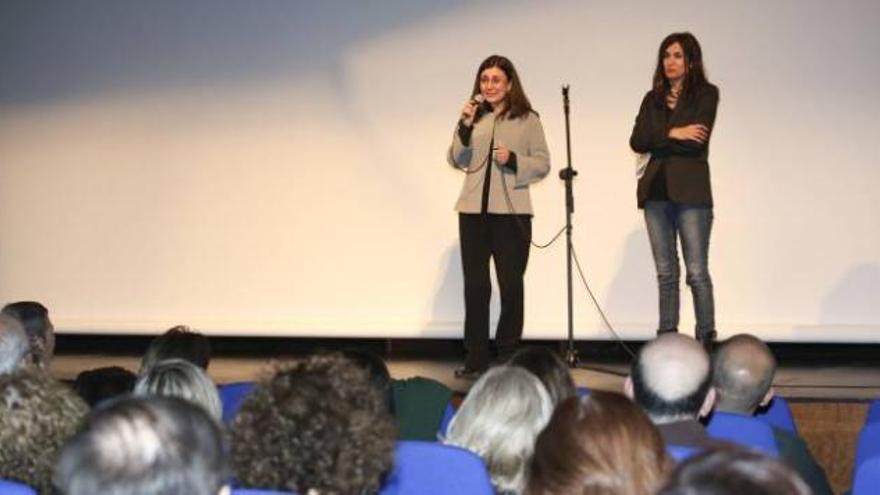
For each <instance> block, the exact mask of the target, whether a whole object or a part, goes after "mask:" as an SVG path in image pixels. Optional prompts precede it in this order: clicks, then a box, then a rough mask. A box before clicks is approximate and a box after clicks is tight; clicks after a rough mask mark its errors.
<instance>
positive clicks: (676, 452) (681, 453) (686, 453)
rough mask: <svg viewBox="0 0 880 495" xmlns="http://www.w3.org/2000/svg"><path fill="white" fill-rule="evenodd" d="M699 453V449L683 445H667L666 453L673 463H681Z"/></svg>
mask: <svg viewBox="0 0 880 495" xmlns="http://www.w3.org/2000/svg"><path fill="white" fill-rule="evenodd" d="M699 451H700V448H699V447H687V446H685V445H667V446H666V453H667V454H669V457H672V458H673V459H674V460H675V462H682V461H684V460H687V459H688V458H689V457H691V456H693V455H694V454H696V453H698V452H699Z"/></svg>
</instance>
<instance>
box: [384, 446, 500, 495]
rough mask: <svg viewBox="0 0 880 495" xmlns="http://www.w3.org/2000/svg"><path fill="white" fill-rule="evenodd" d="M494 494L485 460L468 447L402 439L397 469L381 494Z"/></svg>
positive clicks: (393, 471)
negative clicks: (465, 448)
mask: <svg viewBox="0 0 880 495" xmlns="http://www.w3.org/2000/svg"><path fill="white" fill-rule="evenodd" d="M450 493H454V494H456V495H493V494H494V493H495V491H494V489H493V488H492V481H491V480H490V478H489V473H488V472H487V471H486V465H485V464H484V463H483V460H482V459H481V458H480V457H479V456H477V455H476V454H474V453H473V452H470V451H468V450H464V449H460V448H458V447H453V446H451V445H443V444H439V443H432V442H417V441H400V442H398V443H397V448H396V449H395V454H394V468H393V470H392V471H391V473H390V474H389V475H388V478H387V479H386V481H385V485H384V486H383V487H382V489H381V490H380V491H379V495H416V494H418V495H448V494H450Z"/></svg>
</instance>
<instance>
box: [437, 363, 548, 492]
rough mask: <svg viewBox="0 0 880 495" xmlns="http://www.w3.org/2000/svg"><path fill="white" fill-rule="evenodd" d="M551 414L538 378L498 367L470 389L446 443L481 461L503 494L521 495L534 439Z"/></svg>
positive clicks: (450, 428) (526, 372)
mask: <svg viewBox="0 0 880 495" xmlns="http://www.w3.org/2000/svg"><path fill="white" fill-rule="evenodd" d="M552 412H553V402H552V401H551V399H550V394H549V393H548V392H547V389H546V388H545V387H544V385H542V384H541V381H540V380H538V378H537V377H535V375H533V374H531V373H529V372H528V371H526V370H524V369H522V368H519V367H516V366H496V367H494V368H491V369H490V370H489V371H487V372H486V373H485V374H484V375H483V376H482V377H481V378H480V379H479V380H477V382H476V383H475V384H474V386H473V387H471V390H470V391H469V392H468V395H467V397H466V398H465V400H464V402H463V403H462V404H461V407H460V408H459V409H458V412H457V413H456V414H455V417H454V418H453V420H452V423H450V425H449V430H448V434H447V436H446V439H445V442H446V443H448V444H451V445H457V446H459V447H463V448H465V449H468V450H470V451H472V452H474V453H476V454H477V455H479V456H480V457H482V458H483V460H484V461H485V462H486V466H487V467H488V469H489V475H490V476H491V477H492V483H493V484H494V485H495V488H496V489H497V490H498V491H499V492H510V493H522V491H523V489H524V488H525V484H526V475H527V469H528V465H529V462H530V460H531V457H532V452H533V450H534V445H535V438H536V437H537V436H538V433H540V432H541V430H542V429H543V428H544V426H545V425H546V424H547V421H549V420H550V415H551V414H552Z"/></svg>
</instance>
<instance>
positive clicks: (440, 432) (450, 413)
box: [437, 402, 455, 438]
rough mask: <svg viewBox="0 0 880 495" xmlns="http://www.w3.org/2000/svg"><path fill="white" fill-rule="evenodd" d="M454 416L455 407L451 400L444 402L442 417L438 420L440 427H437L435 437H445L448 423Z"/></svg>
mask: <svg viewBox="0 0 880 495" xmlns="http://www.w3.org/2000/svg"><path fill="white" fill-rule="evenodd" d="M454 417H455V407H453V405H452V402H449V403H448V404H446V409H444V410H443V418H442V419H441V420H440V427H439V428H437V438H446V433H447V432H449V423H452V418H454Z"/></svg>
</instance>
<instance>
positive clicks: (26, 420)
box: [0, 368, 88, 493]
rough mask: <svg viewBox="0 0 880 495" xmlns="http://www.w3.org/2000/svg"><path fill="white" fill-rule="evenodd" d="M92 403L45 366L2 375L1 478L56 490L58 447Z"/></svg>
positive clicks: (81, 419) (41, 490) (0, 424)
mask: <svg viewBox="0 0 880 495" xmlns="http://www.w3.org/2000/svg"><path fill="white" fill-rule="evenodd" d="M87 413H88V406H87V405H86V403H85V402H83V401H82V399H80V398H79V397H78V396H77V395H76V393H75V392H74V391H73V390H71V389H69V388H68V387H67V386H65V385H63V384H62V383H60V382H58V381H56V380H55V379H53V378H52V377H51V376H49V375H48V374H47V373H46V372H45V371H43V370H42V369H37V368H27V369H24V370H22V371H18V372H15V373H9V374H2V375H0V478H5V479H11V480H16V481H19V482H21V483H25V484H27V485H30V486H32V487H34V488H37V489H38V490H39V491H40V492H41V493H44V492H45V493H51V491H50V490H51V486H52V466H53V464H54V463H55V457H56V456H57V453H58V450H59V449H60V448H61V446H62V445H63V444H64V442H65V441H67V439H68V438H69V437H71V436H73V434H74V433H76V430H77V429H78V428H79V426H80V424H81V423H82V422H83V420H84V419H85V416H86V414H87Z"/></svg>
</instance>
